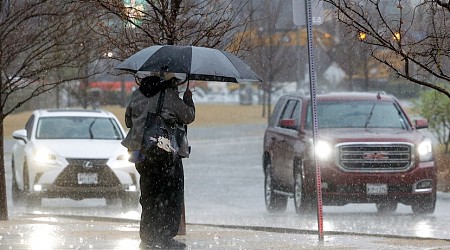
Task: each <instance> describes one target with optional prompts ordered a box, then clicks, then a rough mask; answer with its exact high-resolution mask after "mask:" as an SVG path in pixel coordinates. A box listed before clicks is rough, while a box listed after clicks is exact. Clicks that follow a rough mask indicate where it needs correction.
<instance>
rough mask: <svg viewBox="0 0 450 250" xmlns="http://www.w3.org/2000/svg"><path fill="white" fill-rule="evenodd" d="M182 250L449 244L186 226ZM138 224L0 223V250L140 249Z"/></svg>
mask: <svg viewBox="0 0 450 250" xmlns="http://www.w3.org/2000/svg"><path fill="white" fill-rule="evenodd" d="M176 238H177V240H179V241H182V242H184V243H186V245H187V247H186V249H377V250H378V249H450V240H440V239H424V238H409V237H396V236H369V235H363V234H345V233H337V232H325V234H324V241H323V242H319V240H318V236H317V234H316V233H314V232H312V231H302V230H291V229H281V228H258V227H252V228H245V227H235V226H218V225H199V224H187V225H186V235H183V236H177V237H176ZM139 241H140V240H139V221H136V220H128V219H115V218H100V217H84V216H54V215H38V214H23V215H20V216H15V217H12V218H10V219H9V220H8V221H0V249H27V250H28V249H36V250H37V249H39V250H43V249H117V250H121V249H123V250H133V249H138V246H139Z"/></svg>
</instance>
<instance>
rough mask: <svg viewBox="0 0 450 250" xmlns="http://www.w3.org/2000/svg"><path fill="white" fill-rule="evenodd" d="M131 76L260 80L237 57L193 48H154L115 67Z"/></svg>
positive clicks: (172, 46)
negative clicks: (154, 74)
mask: <svg viewBox="0 0 450 250" xmlns="http://www.w3.org/2000/svg"><path fill="white" fill-rule="evenodd" d="M116 69H120V70H126V71H129V72H132V73H138V72H161V71H163V72H172V73H184V74H187V78H188V79H189V80H202V81H221V82H254V81H261V80H260V78H259V77H258V76H257V75H256V74H255V72H253V70H252V69H251V68H250V66H248V65H247V64H246V63H245V62H244V61H242V60H241V59H239V58H238V57H237V56H235V55H233V54H231V53H229V52H227V51H222V50H218V49H211V48H206V47H196V46H176V45H155V46H151V47H148V48H145V49H143V50H141V51H139V52H137V53H136V54H134V55H132V56H130V57H129V58H128V59H126V60H125V61H123V62H122V63H120V64H119V65H117V66H116Z"/></svg>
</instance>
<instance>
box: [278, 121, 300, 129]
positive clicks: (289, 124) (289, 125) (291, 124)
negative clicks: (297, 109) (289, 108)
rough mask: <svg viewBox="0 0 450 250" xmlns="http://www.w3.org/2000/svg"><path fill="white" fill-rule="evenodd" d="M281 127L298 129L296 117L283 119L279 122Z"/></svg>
mask: <svg viewBox="0 0 450 250" xmlns="http://www.w3.org/2000/svg"><path fill="white" fill-rule="evenodd" d="M279 125H280V127H282V128H288V129H297V126H296V125H295V120H294V119H282V120H280V123H279Z"/></svg>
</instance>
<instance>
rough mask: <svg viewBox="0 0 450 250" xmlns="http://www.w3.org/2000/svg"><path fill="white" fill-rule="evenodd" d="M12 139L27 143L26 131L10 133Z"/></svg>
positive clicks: (20, 130)
mask: <svg viewBox="0 0 450 250" xmlns="http://www.w3.org/2000/svg"><path fill="white" fill-rule="evenodd" d="M12 137H13V138H14V139H16V140H21V141H23V142H24V143H27V141H28V140H27V130H26V129H19V130H16V131H14V132H13V133H12Z"/></svg>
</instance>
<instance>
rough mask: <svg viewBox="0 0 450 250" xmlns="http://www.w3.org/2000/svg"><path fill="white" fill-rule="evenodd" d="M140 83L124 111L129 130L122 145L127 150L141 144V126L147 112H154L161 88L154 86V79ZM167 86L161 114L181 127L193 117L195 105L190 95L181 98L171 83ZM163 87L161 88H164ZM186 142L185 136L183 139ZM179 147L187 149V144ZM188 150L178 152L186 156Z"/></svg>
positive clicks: (143, 123)
mask: <svg viewBox="0 0 450 250" xmlns="http://www.w3.org/2000/svg"><path fill="white" fill-rule="evenodd" d="M157 80H158V79H154V81H152V82H149V83H144V84H141V86H140V87H139V89H137V90H135V91H134V92H133V94H132V96H131V100H130V102H129V104H128V107H127V109H126V111H125V123H126V126H127V127H128V128H130V131H129V132H128V134H127V136H126V138H125V139H124V140H123V141H122V145H123V146H125V147H126V148H128V149H129V150H132V151H133V150H139V149H140V147H141V144H142V137H143V132H144V131H143V128H144V125H145V120H146V117H147V114H148V112H154V113H156V108H157V103H158V98H159V93H160V90H161V88H160V87H155V85H154V84H155V81H157ZM166 84H167V85H169V87H167V85H166V86H164V87H165V90H164V91H165V96H164V104H163V107H162V111H161V116H162V117H163V118H164V119H165V120H166V121H168V122H169V123H172V122H175V123H176V124H177V125H178V126H180V127H183V126H184V125H185V124H189V123H191V122H193V121H194V119H195V106H194V102H193V100H192V96H191V95H184V96H183V99H181V98H180V97H179V95H178V91H177V88H176V87H171V83H170V82H169V81H168V82H167V83H166ZM157 86H161V85H157ZM164 87H163V89H164ZM185 143H186V144H187V143H188V142H187V138H186V140H185ZM180 149H183V150H184V151H186V150H187V145H180ZM186 153H187V154H188V152H180V153H179V154H180V155H182V156H184V157H186V155H185V154H186Z"/></svg>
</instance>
